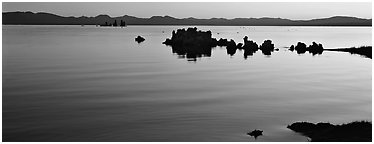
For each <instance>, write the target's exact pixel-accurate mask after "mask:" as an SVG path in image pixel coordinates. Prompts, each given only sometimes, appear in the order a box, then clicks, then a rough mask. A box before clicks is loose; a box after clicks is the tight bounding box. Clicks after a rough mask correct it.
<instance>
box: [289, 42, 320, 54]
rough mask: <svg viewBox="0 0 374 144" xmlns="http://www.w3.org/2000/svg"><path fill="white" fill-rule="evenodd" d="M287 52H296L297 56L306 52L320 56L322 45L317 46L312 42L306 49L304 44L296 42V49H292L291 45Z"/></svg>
mask: <svg viewBox="0 0 374 144" xmlns="http://www.w3.org/2000/svg"><path fill="white" fill-rule="evenodd" d="M289 50H290V51H294V50H296V52H297V53H298V54H304V53H305V52H307V51H308V52H309V53H311V54H313V55H316V54H322V52H323V46H322V44H317V43H316V42H313V43H312V45H309V46H308V47H307V46H306V44H305V43H302V42H298V43H297V45H296V47H293V45H291V47H290V49H289Z"/></svg>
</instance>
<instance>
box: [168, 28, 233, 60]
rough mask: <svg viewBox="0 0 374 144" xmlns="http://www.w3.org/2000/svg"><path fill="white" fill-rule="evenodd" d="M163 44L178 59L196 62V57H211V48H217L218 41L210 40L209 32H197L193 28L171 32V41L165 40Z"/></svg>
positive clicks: (210, 34) (210, 33)
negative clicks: (170, 48)
mask: <svg viewBox="0 0 374 144" xmlns="http://www.w3.org/2000/svg"><path fill="white" fill-rule="evenodd" d="M221 42H224V40H222V41H221ZM226 42H227V40H226ZM163 44H165V45H168V46H171V47H172V51H173V53H177V54H178V55H179V56H180V57H183V58H187V59H189V60H191V59H192V60H196V58H198V57H203V56H207V57H209V56H211V51H212V47H215V46H217V45H218V44H219V41H217V40H216V39H215V38H212V32H211V31H200V30H199V31H198V30H197V28H196V27H194V28H188V29H187V30H186V29H178V30H177V31H176V32H175V31H173V32H172V37H171V39H169V38H168V39H166V40H165V41H164V42H163Z"/></svg>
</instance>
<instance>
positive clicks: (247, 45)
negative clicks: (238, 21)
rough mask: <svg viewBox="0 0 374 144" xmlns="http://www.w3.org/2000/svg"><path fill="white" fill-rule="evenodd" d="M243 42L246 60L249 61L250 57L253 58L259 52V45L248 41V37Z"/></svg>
mask: <svg viewBox="0 0 374 144" xmlns="http://www.w3.org/2000/svg"><path fill="white" fill-rule="evenodd" d="M243 40H244V45H243V49H244V58H245V59H247V57H248V56H252V55H253V54H254V53H255V52H256V51H257V50H258V45H257V43H256V42H254V41H251V40H248V37H247V36H245V37H244V38H243Z"/></svg>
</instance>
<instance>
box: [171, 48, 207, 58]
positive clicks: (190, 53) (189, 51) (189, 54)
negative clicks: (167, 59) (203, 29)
mask: <svg viewBox="0 0 374 144" xmlns="http://www.w3.org/2000/svg"><path fill="white" fill-rule="evenodd" d="M171 49H172V53H174V54H177V55H178V58H183V59H184V58H186V59H187V60H188V61H196V60H197V58H201V57H210V56H211V55H212V48H211V47H208V46H171Z"/></svg>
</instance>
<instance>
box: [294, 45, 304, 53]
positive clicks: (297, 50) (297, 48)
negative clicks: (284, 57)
mask: <svg viewBox="0 0 374 144" xmlns="http://www.w3.org/2000/svg"><path fill="white" fill-rule="evenodd" d="M295 50H296V52H297V54H304V53H305V52H306V44H305V43H302V42H298V43H297V45H296V46H295Z"/></svg>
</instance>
